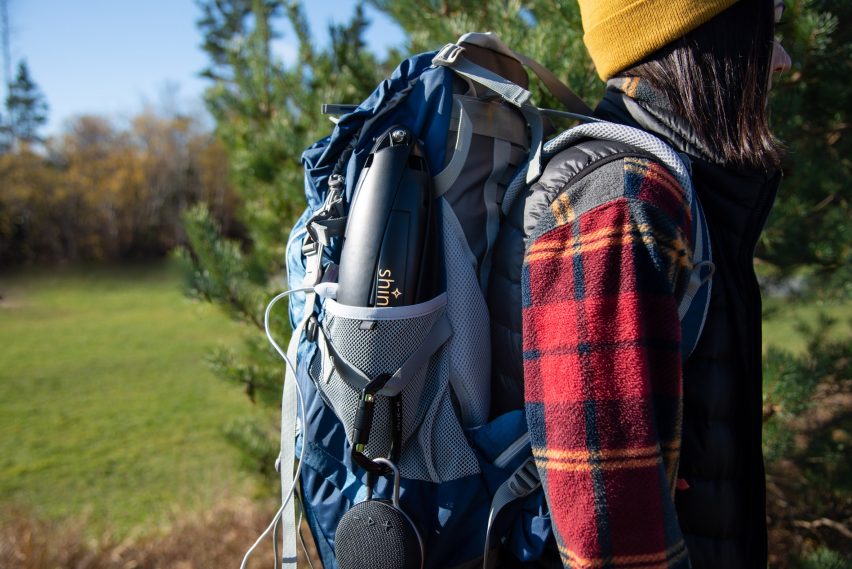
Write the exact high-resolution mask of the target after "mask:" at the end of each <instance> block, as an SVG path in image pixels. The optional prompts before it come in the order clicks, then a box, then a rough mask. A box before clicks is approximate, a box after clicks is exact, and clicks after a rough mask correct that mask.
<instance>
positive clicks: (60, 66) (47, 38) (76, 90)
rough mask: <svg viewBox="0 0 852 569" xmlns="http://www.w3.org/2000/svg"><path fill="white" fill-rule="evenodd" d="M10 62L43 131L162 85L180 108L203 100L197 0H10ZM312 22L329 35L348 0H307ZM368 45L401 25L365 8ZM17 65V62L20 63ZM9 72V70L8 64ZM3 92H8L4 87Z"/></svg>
mask: <svg viewBox="0 0 852 569" xmlns="http://www.w3.org/2000/svg"><path fill="white" fill-rule="evenodd" d="M8 3H9V20H10V28H11V32H12V33H11V48H12V49H11V51H12V60H13V62H17V61H18V60H19V59H26V61H27V64H28V65H29V68H30V71H31V73H32V76H33V78H34V79H35V81H36V83H38V85H39V86H40V87H41V89H42V91H43V92H44V94H45V95H46V97H47V100H48V104H49V105H50V121H49V123H48V125H47V127H46V128H45V131H44V132H45V134H48V135H53V134H57V133H58V132H59V131H60V129H61V127H62V124H63V123H64V122H65V121H66V120H67V119H68V118H70V117H72V116H74V115H78V114H86V113H96V114H105V115H108V116H111V117H114V118H116V119H119V120H120V119H122V118H129V117H130V116H132V115H133V114H134V113H136V112H138V111H139V110H141V109H142V107H143V106H144V105H145V104H146V103H154V104H157V103H159V102H161V101H163V99H164V98H167V95H166V94H167V93H171V97H172V98H173V99H175V100H176V102H177V103H178V104H179V105H180V106H181V108H183V109H185V110H192V109H194V108H199V109H200V108H201V103H200V94H201V92H202V91H203V89H204V87H205V84H206V83H205V81H204V80H203V79H201V78H199V77H198V76H197V74H198V72H199V71H200V70H201V69H202V68H203V67H204V65H205V62H206V59H205V55H204V53H203V52H202V51H201V49H200V48H199V47H198V45H199V44H200V42H201V36H200V34H199V33H198V31H197V30H196V28H195V21H196V20H197V19H198V16H199V14H200V12H199V10H198V8H197V7H196V5H195V2H194V0H170V1H169V0H144V1H138V0H136V1H131V0H8ZM304 4H305V7H306V10H307V14H308V18H309V21H310V25H311V30H312V32H313V34H314V36H315V37H316V38H317V40H318V41H326V38H327V36H328V33H327V27H328V25H329V23H331V22H343V21H346V20H348V19H349V17H351V15H352V13H353V12H354V10H355V1H354V0H328V1H317V0H313V1H312V0H307V1H305V2H304ZM368 15H369V17H370V19H371V20H372V22H373V24H372V26H371V28H370V30H369V32H368V34H367V36H368V43H369V44H370V45H371V47H372V48H373V49H374V50H376V51H377V52H379V53H383V52H384V50H385V49H387V47H388V46H393V45H400V44H401V43H402V41H403V34H402V31H401V30H400V29H399V28H398V27H397V26H396V25H395V24H393V22H391V21H390V20H388V19H387V18H386V17H385V16H383V15H382V14H379V13H376V12H375V11H373V10H372V9H368ZM283 31H284V37H283V38H282V39H281V40H279V41H278V42H276V46H275V49H276V52H277V53H278V54H279V55H280V56H281V57H282V58H284V59H285V60H291V59H292V57H293V54H294V53H295V52H294V44H293V43H291V42H293V41H294V37H293V34H292V33H291V32H290V30H289V29H286V30H283ZM13 67H15V68H16V67H17V63H15V64H14V66H13ZM13 73H14V69H13ZM2 96H3V99H4V100H5V97H6V93H5V91H4V92H3V93H2Z"/></svg>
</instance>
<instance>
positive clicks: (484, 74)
mask: <svg viewBox="0 0 852 569" xmlns="http://www.w3.org/2000/svg"><path fill="white" fill-rule="evenodd" d="M463 42H468V43H472V44H474V45H479V46H481V47H485V48H488V49H491V50H493V51H497V52H500V53H503V54H504V55H508V56H509V57H512V58H513V59H516V60H517V61H519V62H521V63H523V64H525V65H527V66H528V67H529V68H530V69H532V70H533V72H534V73H535V74H536V75H537V76H538V77H539V78H540V79H541V80H542V82H543V83H544V84H545V86H546V87H547V88H548V89H549V90H550V91H551V93H553V95H554V96H555V97H556V98H557V99H558V100H559V101H560V102H561V103H562V104H563V105H564V106H565V108H566V109H568V111H569V114H574V115H578V116H583V117H585V116H588V115H590V114H592V110H591V109H590V108H589V107H588V105H586V104H585V103H584V102H583V101H582V99H580V97H578V96H577V95H575V94H574V93H573V92H572V91H571V89H569V88H568V87H567V86H566V85H565V84H563V83H562V82H561V81H559V79H557V78H556V76H555V75H553V73H551V72H550V71H548V70H547V68H545V67H544V66H543V65H541V64H540V63H538V62H536V61H535V60H533V59H531V58H529V57H526V56H523V55H520V54H517V53H515V52H514V51H512V50H510V49H509V48H508V47H506V45H505V44H503V43H502V42H501V41H500V40H499V39H497V37H496V36H493V35H492V34H466V35H464V36H462V37H461V39H460V40H459V43H448V44H447V45H445V46H444V47H443V48H442V49H441V50H440V51H439V52H438V54H437V55H435V57H434V58H433V59H432V64H433V65H437V66H442V67H447V68H448V69H451V70H452V71H453V72H455V73H456V74H458V75H460V76H462V77H465V78H467V79H469V80H471V81H473V82H475V83H477V84H479V85H482V86H483V87H486V88H487V89H490V90H491V91H493V92H494V93H496V94H497V95H499V96H500V97H501V98H503V100H505V101H506V102H508V103H510V104H512V105H514V106H516V107H517V108H518V110H520V112H521V114H522V115H523V116H524V118H525V119H526V121H527V124H528V125H529V127H530V135H531V136H530V139H531V140H530V148H531V149H532V150H531V156H530V158H529V160H528V162H527V168H526V173H527V177H526V181H527V182H532V181H533V180H535V179H536V178H537V177H538V176H539V175H540V174H541V151H542V143H543V140H544V138H543V137H544V127H543V125H542V119H541V111H540V110H539V109H538V107H536V106H535V105H533V104H532V103H530V98H531V97H532V93H530V92H529V91H528V90H527V89H524V88H523V87H521V86H520V85H518V84H516V83H514V82H512V81H509V80H508V79H506V78H505V77H502V76H501V75H498V74H497V73H495V72H493V71H491V70H490V69H486V68H484V67H482V66H480V65H477V64H476V63H474V62H472V61H470V60H469V59H467V58H466V57H464V51H465V48H464V47H463V46H461V45H459V44H461V43H463ZM504 211H505V209H504Z"/></svg>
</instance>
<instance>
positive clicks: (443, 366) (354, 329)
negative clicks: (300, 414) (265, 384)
mask: <svg viewBox="0 0 852 569" xmlns="http://www.w3.org/2000/svg"><path fill="white" fill-rule="evenodd" d="M446 305H447V297H446V295H441V296H439V297H436V298H434V299H432V300H431V301H429V302H426V303H423V304H418V305H413V306H405V307H392V308H359V307H352V306H344V305H341V304H338V303H337V302H335V301H333V300H330V299H328V300H326V301H325V303H324V310H323V317H322V323H321V327H322V336H323V337H322V338H321V341H320V344H319V345H320V350H319V352H320V354H319V358H320V360H319V362H315V365H313V366H311V367H312V376H313V379H314V381H315V382H316V384H317V388H318V389H319V390H320V391H321V392H322V394H323V397H324V398H325V399H326V401H328V402H329V403H330V405H331V406H332V408H333V409H334V412H335V413H336V414H337V416H338V417H339V418H340V420H341V422H342V423H343V425H344V427H345V429H346V436H347V438H348V439H349V442H350V443H352V440H353V431H354V423H355V416H356V413H357V409H358V403H359V400H360V396H361V392H360V389H359V388H358V386H357V385H353V384H352V383H353V382H352V381H347V379H346V378H345V377H344V375H346V374H341V373H340V371H339V370H338V368H339V367H340V362H337V364H338V365H337V366H336V365H335V362H334V357H333V356H334V354H335V353H336V354H337V356H338V357H339V358H342V359H345V360H346V361H347V362H348V363H349V365H351V366H352V367H354V368H357V369H358V370H359V371H360V372H361V373H362V374H363V375H364V376H366V377H367V378H368V379H372V378H375V377H377V376H378V375H381V374H386V373H387V374H393V373H395V372H396V371H397V370H398V369H399V368H400V367H401V366H402V365H403V364H404V363H405V362H406V361H407V360H408V359H409V357H411V356H412V354H414V353H415V351H417V350H418V349H420V348H421V346H423V345H424V344H425V343H427V340H428V339H429V338H430V334H433V333H434V329H436V327H437V326H438V325H439V323H440V322H441V321H445V320H446ZM450 342H452V339H450ZM328 344H330V345H331V346H330V347H329V346H328ZM332 349H333V350H332ZM317 364H319V365H317ZM449 367H450V366H449V352H448V344H447V343H444V344H443V345H441V346H440V347H439V348H437V350H436V351H434V353H432V354H430V355H429V356H428V358H427V359H426V360H425V363H424V365H422V366H420V367H419V369H416V370H414V371H413V372H412V373H410V374H409V375H408V377H403V378H402V381H403V382H402V383H400V385H403V386H404V387H402V390H401V391H400V392H399V393H400V396H401V399H402V453H401V456H400V461H399V468H400V473H401V475H402V476H403V477H404V478H410V479H415V480H429V481H433V482H442V481H446V480H453V479H456V478H461V477H463V476H468V475H471V474H476V473H478V472H479V466H478V463H477V460H476V455H475V454H474V452H473V451H472V450H471V448H470V446H469V444H468V441H467V438H466V437H465V434H464V432H463V430H462V428H461V426H460V424H459V421H458V419H457V416H456V413H455V411H454V409H453V403H452V397H451V395H450V385H449ZM389 401H390V399H389V397H387V396H386V395H383V394H382V392H381V391H380V392H379V396H378V397H377V398H376V405H375V411H374V415H373V422H372V427H371V429H370V436H369V442H368V444H367V446H366V449H365V451H364V454H365V455H367V456H369V457H371V458H377V457H386V456H388V453H389V451H390V448H391V441H392V428H391V424H392V423H391V407H390V403H389Z"/></svg>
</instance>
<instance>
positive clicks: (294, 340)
mask: <svg viewBox="0 0 852 569" xmlns="http://www.w3.org/2000/svg"><path fill="white" fill-rule="evenodd" d="M305 322H306V320H303V321H302V324H301V325H300V326H298V327H297V328H296V329H295V330H294V331H293V335H292V337H291V338H290V345H289V346H288V347H287V357H288V358H289V359H290V361H291V362H293V361H296V356H297V351H298V347H299V339H300V338H301V336H302V330H303V328H304V324H305ZM295 382H296V376H295V375H293V371H292V370H291V369H290V366H287V373H286V375H285V376H284V394H283V396H282V398H281V448H280V451H279V455H278V458H279V460H280V468H281V493H282V496H281V499H282V500H284V499H286V498H287V494H288V493H289V492H290V488H292V486H293V484H295V483H296V480H295V477H294V472H293V465H294V463H295V460H296V416H297V401H296V383H295ZM293 502H294V500H292V499H290V500H288V501H287V503H286V504H285V505H284V509H283V510H282V512H281V524H282V530H283V532H282V544H281V545H282V549H281V556H282V567H283V569H296V531H297V528H296V508H295V506H294V503H293ZM273 539H274V536H273Z"/></svg>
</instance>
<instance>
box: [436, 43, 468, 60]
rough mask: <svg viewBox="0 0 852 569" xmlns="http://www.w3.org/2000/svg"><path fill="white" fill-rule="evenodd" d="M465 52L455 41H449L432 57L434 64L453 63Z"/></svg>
mask: <svg viewBox="0 0 852 569" xmlns="http://www.w3.org/2000/svg"><path fill="white" fill-rule="evenodd" d="M462 53H464V48H463V47H462V46H460V45H457V44H454V43H448V44H447V45H445V46H444V47H442V48H441V50H440V51H439V52H438V53H437V55H435V57H433V58H432V64H433V65H452V64H453V63H455V62H456V60H457V59H458V58H459V57H460V56H461V54H462Z"/></svg>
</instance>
